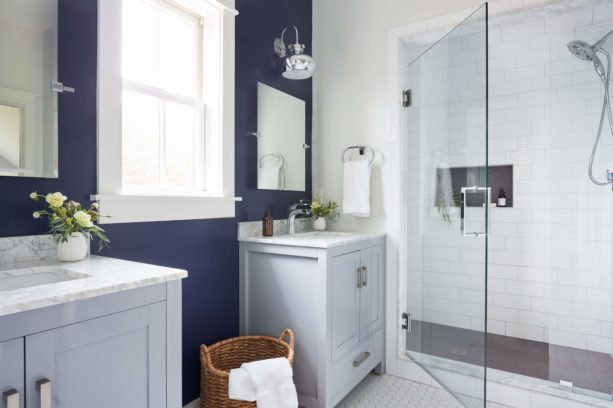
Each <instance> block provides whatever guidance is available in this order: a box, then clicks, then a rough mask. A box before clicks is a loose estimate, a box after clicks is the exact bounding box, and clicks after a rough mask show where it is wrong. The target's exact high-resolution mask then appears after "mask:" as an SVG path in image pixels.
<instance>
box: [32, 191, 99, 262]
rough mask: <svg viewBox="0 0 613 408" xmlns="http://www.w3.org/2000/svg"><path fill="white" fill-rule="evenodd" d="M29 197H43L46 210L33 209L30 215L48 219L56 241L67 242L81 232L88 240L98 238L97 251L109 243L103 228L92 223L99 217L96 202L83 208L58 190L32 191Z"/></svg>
mask: <svg viewBox="0 0 613 408" xmlns="http://www.w3.org/2000/svg"><path fill="white" fill-rule="evenodd" d="M30 198H31V199H32V200H34V201H37V202H38V201H40V200H41V199H44V200H45V202H46V203H47V204H48V208H47V210H43V211H35V212H34V213H33V214H32V216H33V217H34V218H36V219H39V218H41V217H46V218H48V219H49V227H50V231H49V232H51V234H53V238H55V240H56V241H58V242H67V241H68V239H69V238H70V237H71V236H72V234H74V233H81V234H83V236H84V237H86V238H87V239H89V240H92V239H93V238H94V237H95V238H97V239H98V251H102V249H103V248H104V247H105V246H107V245H108V244H109V243H110V241H109V239H108V238H107V237H106V234H105V233H104V230H103V229H102V228H100V227H99V226H97V225H95V224H94V222H95V221H97V220H99V219H100V217H101V216H100V214H99V213H98V203H92V204H91V205H90V207H89V208H88V209H85V208H83V207H82V206H81V204H79V203H78V202H76V201H72V200H68V197H66V196H65V195H63V194H62V193H60V192H56V193H49V194H47V195H41V194H38V193H37V192H36V191H34V192H32V193H30Z"/></svg>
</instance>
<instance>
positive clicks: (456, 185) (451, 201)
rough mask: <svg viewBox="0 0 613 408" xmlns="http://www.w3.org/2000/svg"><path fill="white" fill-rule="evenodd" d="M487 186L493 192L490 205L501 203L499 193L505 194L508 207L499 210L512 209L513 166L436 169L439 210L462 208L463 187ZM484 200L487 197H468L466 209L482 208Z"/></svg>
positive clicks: (476, 195) (436, 201)
mask: <svg viewBox="0 0 613 408" xmlns="http://www.w3.org/2000/svg"><path fill="white" fill-rule="evenodd" d="M488 173H489V174H488ZM486 185H488V186H489V187H490V189H491V195H490V203H491V204H497V203H498V198H499V196H500V192H501V191H503V192H504V196H505V199H506V205H505V206H504V207H500V208H507V207H513V165H502V166H489V167H485V166H474V167H446V168H441V167H439V168H437V169H436V193H435V201H434V205H435V206H436V207H437V208H440V207H442V206H447V207H460V195H461V191H462V188H463V187H473V186H479V187H482V186H486ZM484 197H485V195H484V194H468V195H467V196H466V206H467V207H482V206H483V201H484Z"/></svg>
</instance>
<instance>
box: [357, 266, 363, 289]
mask: <svg viewBox="0 0 613 408" xmlns="http://www.w3.org/2000/svg"><path fill="white" fill-rule="evenodd" d="M357 273H358V289H362V267H359V268H358V269H357Z"/></svg>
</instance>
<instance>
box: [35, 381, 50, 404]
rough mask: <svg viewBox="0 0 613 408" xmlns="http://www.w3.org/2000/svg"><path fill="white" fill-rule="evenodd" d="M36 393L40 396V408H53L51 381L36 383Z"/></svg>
mask: <svg viewBox="0 0 613 408" xmlns="http://www.w3.org/2000/svg"><path fill="white" fill-rule="evenodd" d="M36 391H38V392H39V394H40V408H51V398H52V396H51V381H49V380H48V379H46V378H43V379H42V380H38V381H36Z"/></svg>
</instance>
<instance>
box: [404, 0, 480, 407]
mask: <svg viewBox="0 0 613 408" xmlns="http://www.w3.org/2000/svg"><path fill="white" fill-rule="evenodd" d="M411 40H412V41H410V42H407V50H406V51H407V56H408V60H412V61H413V62H411V63H410V64H408V65H407V67H406V87H407V89H408V90H410V94H408V95H407V97H406V98H405V105H409V106H407V107H406V118H407V122H406V135H407V136H406V137H407V152H406V154H407V157H406V162H407V163H408V171H407V176H406V177H407V178H406V185H405V187H406V196H405V202H406V206H405V207H406V248H405V249H406V257H405V265H404V269H405V277H406V279H405V288H404V290H405V295H406V296H405V299H406V305H405V310H404V315H403V317H404V327H403V328H404V330H403V339H402V342H403V344H404V345H405V350H406V354H407V356H408V357H410V358H411V359H412V360H414V361H415V362H416V363H417V364H419V365H420V366H421V367H422V368H424V369H425V370H426V371H428V372H429V373H430V374H431V375H432V376H433V377H434V378H435V379H436V380H437V381H438V382H439V383H440V384H441V385H443V386H444V387H445V388H446V389H447V390H448V391H450V392H451V393H452V395H453V396H454V397H456V399H458V400H459V401H460V402H461V403H462V404H463V405H465V406H467V407H483V406H485V399H486V398H485V361H486V304H487V299H486V286H487V279H486V277H487V233H488V212H489V208H490V203H491V201H492V197H491V194H490V189H489V187H488V186H489V182H488V177H489V169H488V163H487V138H488V130H487V75H488V72H487V4H485V5H483V6H482V7H480V8H479V9H477V10H476V11H475V12H474V13H473V14H471V15H470V16H469V17H468V18H467V19H465V20H464V21H463V22H462V23H461V24H459V25H458V26H457V27H455V28H454V29H453V30H452V31H450V32H449V33H447V34H446V35H445V36H444V37H443V38H442V39H440V40H439V41H438V42H436V43H435V44H434V45H432V44H431V43H430V44H428V39H427V38H423V40H422V39H420V38H412V39H411ZM420 41H421V43H420Z"/></svg>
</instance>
